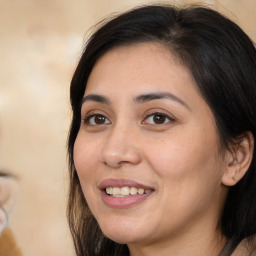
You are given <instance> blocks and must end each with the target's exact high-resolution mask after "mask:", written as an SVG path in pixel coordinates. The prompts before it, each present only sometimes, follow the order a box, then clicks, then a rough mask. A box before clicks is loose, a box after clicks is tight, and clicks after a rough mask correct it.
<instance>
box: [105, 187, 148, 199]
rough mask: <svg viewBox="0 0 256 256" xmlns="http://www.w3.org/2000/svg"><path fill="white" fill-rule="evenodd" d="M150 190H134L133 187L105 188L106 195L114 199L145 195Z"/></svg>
mask: <svg viewBox="0 0 256 256" xmlns="http://www.w3.org/2000/svg"><path fill="white" fill-rule="evenodd" d="M150 192H151V190H144V189H143V188H135V187H130V188H129V187H121V188H118V187H107V188H106V193H107V194H108V195H111V196H114V197H124V196H129V195H136V194H140V195H142V194H147V193H150Z"/></svg>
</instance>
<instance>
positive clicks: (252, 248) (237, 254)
mask: <svg viewBox="0 0 256 256" xmlns="http://www.w3.org/2000/svg"><path fill="white" fill-rule="evenodd" d="M231 256H256V238H255V237H254V238H251V239H245V240H243V241H242V242H241V243H240V244H239V245H238V246H237V248H236V250H235V251H234V252H233V253H232V255H231Z"/></svg>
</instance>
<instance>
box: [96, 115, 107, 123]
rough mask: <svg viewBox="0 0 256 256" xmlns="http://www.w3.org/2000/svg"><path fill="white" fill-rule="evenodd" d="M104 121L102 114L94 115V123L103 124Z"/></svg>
mask: <svg viewBox="0 0 256 256" xmlns="http://www.w3.org/2000/svg"><path fill="white" fill-rule="evenodd" d="M104 122H105V117H104V116H96V117H95V123H96V124H103V123H104Z"/></svg>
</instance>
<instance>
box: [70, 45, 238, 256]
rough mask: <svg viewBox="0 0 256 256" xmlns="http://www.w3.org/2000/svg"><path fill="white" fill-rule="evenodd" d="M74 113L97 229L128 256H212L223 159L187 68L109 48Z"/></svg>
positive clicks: (151, 51) (157, 55)
mask: <svg viewBox="0 0 256 256" xmlns="http://www.w3.org/2000/svg"><path fill="white" fill-rule="evenodd" d="M81 115H82V122H81V127H80V130H79V133H78V136H77V139H76V142H75V146H74V162H75V167H76V170H77V173H78V176H79V179H80V182H81V186H82V189H83V192H84V195H85V198H86V200H87V202H88V205H89V207H90V209H91V211H92V213H93V215H94V216H95V218H96V219H97V221H98V223H99V225H100V227H101V229H102V231H103V233H104V234H105V235H106V236H107V237H109V238H110V239H112V240H114V241H116V242H119V243H126V244H128V247H129V250H130V254H131V255H132V256H138V255H147V256H151V255H161V256H165V255H166V256H167V255H168V256H170V255H175V256H176V255H186V256H187V255H190V256H200V255H204V256H205V255H208V256H211V255H214V256H216V255H218V253H219V252H220V251H221V249H222V247H223V246H224V244H225V242H226V239H225V238H224V237H223V236H222V235H221V233H220V232H219V231H218V229H217V225H218V220H219V219H220V213H221V211H222V208H223V204H224V201H225V198H226V194H227V186H224V184H223V181H225V182H226V183H227V184H228V185H234V184H235V181H234V179H231V177H230V175H231V174H230V173H231V172H232V170H230V166H231V160H232V159H231V158H230V157H226V155H227V154H226V153H225V152H223V150H220V148H221V147H220V142H219V136H218V133H217V129H216V125H215V121H214V117H213V114H212V111H211V110H210V108H209V106H208V105H207V104H206V102H205V101H204V99H203V98H202V96H201V95H200V93H199V91H198V89H197V88H196V85H195V81H194V80H193V78H192V76H191V74H190V72H189V71H188V69H187V68H185V67H184V66H182V65H181V64H180V63H179V62H178V61H177V60H176V59H175V58H174V57H173V56H172V55H171V54H170V52H169V51H168V50H167V49H165V48H164V47H162V46H161V45H159V44H157V43H144V44H136V45H131V46H122V47H118V48H114V49H112V50H110V51H109V52H107V53H106V54H105V55H103V56H102V57H101V58H100V59H99V60H98V62H97V63H96V64H95V66H94V68H93V70H92V72H91V74H90V77H89V80H88V83H87V87H86V91H85V95H84V100H83V104H82V108H81ZM229 156H230V155H229ZM239 178H240V176H239V177H237V179H239ZM106 187H111V188H112V187H115V192H116V190H117V193H119V194H120V193H121V192H118V188H120V187H136V188H144V189H145V191H146V192H147V193H146V194H142V195H141V194H138V193H137V194H136V195H128V196H122V197H120V195H117V196H115V197H113V196H111V195H107V194H106V192H105V189H106ZM111 188H109V189H110V190H111ZM116 188H117V189H116ZM123 191H127V188H124V189H123ZM129 192H130V193H132V192H131V190H128V193H129ZM109 193H111V192H109ZM124 193H125V192H124ZM135 193H136V190H135ZM141 193H142V192H141Z"/></svg>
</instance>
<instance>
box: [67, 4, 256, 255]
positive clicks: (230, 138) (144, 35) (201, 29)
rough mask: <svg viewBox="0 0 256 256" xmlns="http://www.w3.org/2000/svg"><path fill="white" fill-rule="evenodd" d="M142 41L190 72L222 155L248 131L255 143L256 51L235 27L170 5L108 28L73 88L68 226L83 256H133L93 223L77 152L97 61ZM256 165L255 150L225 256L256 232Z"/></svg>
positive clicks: (227, 210) (225, 221)
mask: <svg viewBox="0 0 256 256" xmlns="http://www.w3.org/2000/svg"><path fill="white" fill-rule="evenodd" d="M140 42H158V43H160V44H162V45H163V46H164V47H166V48H167V49H169V50H170V53H171V54H174V55H175V57H177V59H178V60H179V61H180V62H181V63H182V64H183V65H184V66H185V67H187V68H188V69H189V70H190V72H191V74H192V76H193V78H194V80H195V82H196V84H197V87H198V90H199V91H200V93H201V95H202V97H203V98H204V99H205V101H206V102H207V104H208V105H209V107H210V108H211V110H212V112H213V115H214V118H215V122H216V126H217V130H218V134H219V137H220V141H221V145H222V146H223V148H225V149H229V147H230V145H232V144H233V143H235V141H236V139H237V138H238V137H239V135H241V134H242V133H244V132H245V131H251V132H252V134H253V136H254V138H255V137H256V50H255V48H254V45H253V43H252V41H251V40H250V39H249V37H248V36H247V35H246V34H245V33H244V32H243V31H242V30H241V29H240V28H239V27H238V26H237V25H236V24H235V23H233V22H232V21H230V20H229V19H227V18H226V17H224V16H222V15H221V14H219V13H218V12H216V11H214V10H211V9H208V8H205V7H198V6H197V7H192V6H191V7H186V8H182V9H179V8H176V7H172V6H166V5H153V6H152V5H151V6H144V7H139V8H136V9H133V10H130V11H128V12H126V13H123V14H121V15H118V16H116V17H114V18H112V19H111V20H108V21H106V22H104V23H101V24H100V27H99V28H98V29H97V30H96V32H95V33H94V34H93V35H92V36H91V38H90V39H89V41H88V42H87V44H86V46H85V49H84V52H83V54H82V56H81V59H80V61H79V64H78V66H77V68H76V71H75V73H74V76H73V79H72V82H71V88H70V100H71V106H72V111H73V118H72V123H71V127H70V133H69V139H68V154H69V169H70V191H69V203H68V219H69V225H70V229H71V233H72V235H73V240H74V244H75V249H76V252H77V255H78V256H87V255H88V256H101V255H102V256H103V255H104V256H108V255H111V256H113V255H122V256H125V255H129V251H128V248H127V246H126V245H121V244H118V243H116V242H114V241H111V240H110V239H108V238H107V237H105V236H104V235H103V233H102V232H101V230H100V228H99V226H98V224H97V222H96V220H95V218H94V217H93V216H92V214H91V212H90V209H89V208H88V205H87V202H86V199H85V198H84V195H83V192H82V189H81V186H80V182H79V179H78V176H77V173H76V169H75V166H74V161H73V147H74V143H75V140H76V136H77V134H78V131H79V127H80V122H81V114H80V110H81V101H82V98H83V95H84V92H85V88H86V83H87V80H88V77H89V75H90V73H91V70H92V69H93V67H94V64H95V62H96V61H97V60H98V59H99V58H100V57H101V56H102V55H103V54H104V53H106V52H107V51H109V50H110V49H112V48H114V47H117V46H121V45H131V44H136V43H140ZM255 160H256V155H255V148H254V152H253V159H252V163H251V165H250V167H249V169H248V171H247V173H246V175H245V176H244V177H243V179H242V180H241V181H240V182H238V183H237V184H236V185H235V186H233V187H230V189H229V193H228V196H227V200H226V202H225V206H224V210H223V213H222V216H221V219H220V221H219V228H220V230H221V232H222V234H223V235H224V236H225V237H226V238H227V239H229V241H230V243H229V244H230V246H229V248H228V249H227V253H226V255H230V254H231V252H232V251H233V250H234V248H235V247H236V246H237V244H238V243H239V242H241V241H242V240H243V239H244V238H248V237H252V236H253V235H255V233H256V218H255V217H256V166H255V164H256V163H255Z"/></svg>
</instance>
